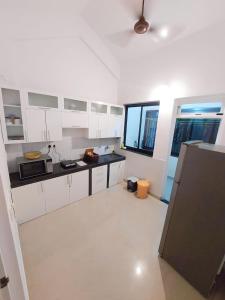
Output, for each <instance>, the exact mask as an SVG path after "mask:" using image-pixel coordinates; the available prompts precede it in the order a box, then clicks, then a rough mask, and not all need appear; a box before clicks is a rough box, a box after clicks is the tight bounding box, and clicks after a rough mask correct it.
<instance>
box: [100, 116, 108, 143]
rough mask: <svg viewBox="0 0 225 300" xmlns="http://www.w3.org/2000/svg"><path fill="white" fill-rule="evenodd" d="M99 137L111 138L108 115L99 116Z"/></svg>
mask: <svg viewBox="0 0 225 300" xmlns="http://www.w3.org/2000/svg"><path fill="white" fill-rule="evenodd" d="M98 118H99V135H100V136H99V137H100V138H107V137H109V131H108V128H109V122H108V121H109V119H108V115H107V114H99V116H98Z"/></svg>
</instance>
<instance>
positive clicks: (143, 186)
mask: <svg viewBox="0 0 225 300" xmlns="http://www.w3.org/2000/svg"><path fill="white" fill-rule="evenodd" d="M149 187H150V182H149V181H147V180H138V182H137V197H138V198H140V199H145V198H147V197H148V192H149Z"/></svg>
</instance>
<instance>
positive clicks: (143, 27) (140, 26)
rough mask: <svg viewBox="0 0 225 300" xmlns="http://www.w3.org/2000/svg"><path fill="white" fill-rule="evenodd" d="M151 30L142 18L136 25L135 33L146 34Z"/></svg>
mask: <svg viewBox="0 0 225 300" xmlns="http://www.w3.org/2000/svg"><path fill="white" fill-rule="evenodd" d="M148 29H149V23H148V22H147V21H146V20H145V18H144V17H143V16H142V17H141V18H140V20H139V21H138V22H137V23H136V24H135V25H134V31H135V32H136V33H138V34H143V33H146V32H147V31H148Z"/></svg>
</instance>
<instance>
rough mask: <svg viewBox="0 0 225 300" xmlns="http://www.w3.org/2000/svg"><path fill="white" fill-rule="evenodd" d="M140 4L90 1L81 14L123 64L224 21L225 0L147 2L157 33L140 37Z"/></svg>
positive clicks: (121, 0)
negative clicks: (136, 28) (135, 28)
mask: <svg viewBox="0 0 225 300" xmlns="http://www.w3.org/2000/svg"><path fill="white" fill-rule="evenodd" d="M141 5H142V0H113V1H106V0H91V1H88V2H87V4H86V6H85V8H84V10H83V12H82V16H83V17H84V19H85V21H86V22H87V23H88V24H89V25H90V26H91V27H92V28H93V29H94V30H95V31H96V32H97V33H98V35H99V36H100V37H101V38H102V39H103V40H104V42H105V43H106V45H107V46H108V48H109V49H110V50H111V52H112V53H113V54H114V55H115V56H116V57H117V59H118V60H119V61H120V62H121V63H123V62H124V61H126V60H130V59H137V58H139V57H144V56H147V55H148V54H149V53H151V52H153V51H156V50H157V49H159V48H162V47H166V46H167V45H168V44H170V43H173V42H175V41H176V40H178V39H181V38H185V37H186V36H189V35H191V34H193V33H196V32H198V31H201V30H203V29H207V28H209V27H210V26H212V25H215V24H216V23H220V22H222V21H223V20H225V14H224V11H225V1H224V0H213V1H212V0H197V1H196V0H189V1H187V0H169V1H168V0H146V1H145V17H146V19H147V20H148V21H149V22H150V24H151V25H152V26H153V27H154V26H155V27H157V28H158V32H157V34H156V33H154V34H151V33H150V34H146V35H137V34H135V33H134V32H133V26H134V23H135V21H137V19H138V16H139V15H140V10H141ZM163 28H167V29H168V37H167V38H166V39H163V38H161V37H160V35H159V32H160V30H161V29H163ZM221 38H223V37H221Z"/></svg>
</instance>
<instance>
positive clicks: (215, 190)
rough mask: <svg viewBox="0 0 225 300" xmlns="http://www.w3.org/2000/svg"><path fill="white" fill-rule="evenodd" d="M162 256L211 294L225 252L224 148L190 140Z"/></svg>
mask: <svg viewBox="0 0 225 300" xmlns="http://www.w3.org/2000/svg"><path fill="white" fill-rule="evenodd" d="M180 174H182V176H181V181H180V183H179V184H178V185H177V186H176V188H174V194H173V198H172V202H171V203H170V208H169V210H168V215H167V220H166V222H165V227H164V232H163V236H162V241H161V245H160V247H161V249H160V254H161V256H162V257H163V258H164V259H165V260H166V261H167V262H168V263H169V264H170V265H171V266H173V267H174V269H175V270H176V271H178V272H179V273H180V274H181V275H182V276H183V277H185V278H186V279H187V280H188V281H189V282H190V283H191V284H192V285H193V286H194V287H195V288H196V289H197V290H199V291H200V292H201V293H202V294H203V295H205V296H207V295H209V293H210V290H211V288H212V286H213V284H214V281H215V278H216V274H217V272H218V270H219V268H220V265H221V262H222V260H223V257H224V253H225V188H224V182H225V153H222V152H216V151H210V150H205V149H201V148H200V147H198V146H188V147H187V150H186V154H185V158H184V160H183V165H182V172H181V173H180Z"/></svg>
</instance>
